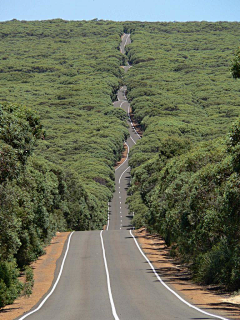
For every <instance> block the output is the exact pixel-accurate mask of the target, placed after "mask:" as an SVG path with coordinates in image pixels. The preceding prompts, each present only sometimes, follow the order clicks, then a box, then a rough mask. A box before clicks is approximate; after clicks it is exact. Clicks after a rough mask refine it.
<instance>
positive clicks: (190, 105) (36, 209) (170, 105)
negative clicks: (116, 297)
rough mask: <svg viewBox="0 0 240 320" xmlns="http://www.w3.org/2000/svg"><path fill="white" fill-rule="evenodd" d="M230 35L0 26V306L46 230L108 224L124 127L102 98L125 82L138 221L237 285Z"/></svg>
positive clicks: (205, 272) (133, 25) (128, 26)
mask: <svg viewBox="0 0 240 320" xmlns="http://www.w3.org/2000/svg"><path fill="white" fill-rule="evenodd" d="M123 32H129V33H131V39H132V44H130V45H129V46H127V48H126V49H127V51H126V56H127V58H126V56H124V55H122V54H121V53H120V51H119V45H120V41H121V35H122V34H123ZM238 37H239V23H228V22H218V23H207V22H192V23H140V22H126V23H121V22H112V21H102V20H100V21H98V20H92V21H64V20H60V19H57V20H48V21H34V22H26V21H17V20H13V21H8V22H2V23H1V28H0V39H1V40H0V41H1V47H0V60H1V65H0V85H1V91H0V307H2V306H4V305H6V304H8V303H11V302H12V301H13V300H14V299H15V298H16V297H17V296H18V295H19V294H20V293H22V292H23V293H25V294H29V293H30V292H31V286H32V285H33V279H32V275H31V269H30V268H28V267H27V266H28V265H29V264H30V263H31V262H32V261H34V260H35V259H36V258H37V257H38V256H39V255H41V254H43V253H44V246H45V245H46V244H47V243H49V241H50V240H51V238H52V236H53V235H54V234H55V233H56V231H65V230H92V229H101V228H102V227H103V225H104V224H105V223H106V221H107V203H108V201H109V200H110V199H111V197H112V193H113V191H114V165H115V163H116V161H118V160H119V159H120V157H121V153H122V151H123V142H124V140H125V139H126V137H127V135H128V130H127V125H126V121H125V120H126V115H125V113H124V112H123V110H121V109H116V108H114V107H113V105H112V102H113V101H114V100H115V99H116V92H117V90H118V88H119V87H120V86H121V85H122V84H127V87H128V92H127V97H128V100H129V101H130V102H131V107H132V111H133V113H134V117H135V120H136V121H137V122H138V123H139V124H140V126H141V129H142V131H143V137H142V139H141V140H140V141H138V143H137V145H136V146H135V147H134V149H133V151H132V152H131V155H130V165H131V168H132V169H131V174H132V181H131V187H130V189H129V198H128V203H129V208H130V210H131V211H134V213H135V217H134V220H133V222H134V225H135V226H136V227H141V226H145V227H147V229H148V230H149V231H150V232H157V233H159V234H160V235H161V236H162V237H163V238H164V239H165V241H166V244H167V245H168V246H170V247H171V252H172V254H173V255H176V256H177V257H178V258H181V259H182V261H184V262H186V263H187V264H188V265H189V267H190V268H191V270H192V272H193V274H194V276H195V279H196V280H197V281H199V282H202V283H217V284H222V285H224V286H225V287H227V288H228V289H230V290H236V289H238V288H240V280H239V279H240V254H239V253H240V244H239V240H240V235H239V228H238V226H239V222H240V221H239V219H240V218H239V213H240V212H239V206H238V203H239V200H240V190H239V186H240V178H239V170H240V166H239V159H240V152H239V144H240V122H238V120H237V118H238V116H239V110H238V109H239V106H240V83H239V81H238V80H236V79H234V78H238V72H239V69H238V67H239V66H238V61H237V60H235V67H232V74H231V70H230V68H231V66H232V60H233V59H234V51H235V49H236V48H237V46H238V43H237V41H238ZM126 59H128V60H129V63H130V64H131V66H132V68H130V70H129V71H128V73H127V74H124V72H123V69H122V68H120V66H121V65H125V63H126ZM239 65H240V64H239ZM233 122H234V124H232V123H233ZM19 270H22V271H24V270H25V272H26V283H25V284H21V283H20V282H19V281H18V276H19Z"/></svg>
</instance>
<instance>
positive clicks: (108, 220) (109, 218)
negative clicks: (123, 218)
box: [106, 202, 110, 230]
mask: <svg viewBox="0 0 240 320" xmlns="http://www.w3.org/2000/svg"><path fill="white" fill-rule="evenodd" d="M109 206H110V202H108V223H107V228H106V230H108V228H109V220H110V216H109V213H110V210H109Z"/></svg>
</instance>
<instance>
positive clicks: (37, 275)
mask: <svg viewBox="0 0 240 320" xmlns="http://www.w3.org/2000/svg"><path fill="white" fill-rule="evenodd" d="M69 234H70V232H58V233H57V234H56V236H55V237H54V238H53V239H52V241H51V244H50V245H49V246H47V247H46V248H45V251H46V254H45V255H43V256H41V257H40V258H39V259H38V260H36V261H35V262H33V263H32V265H31V266H32V268H33V272H34V287H33V293H32V295H31V296H30V297H20V298H18V299H16V300H15V301H14V303H13V304H11V305H8V306H6V307H4V308H3V309H2V310H1V311H0V320H13V319H16V318H17V317H19V316H20V315H22V314H23V313H24V312H27V311H29V310H30V309H31V308H32V307H34V305H35V304H36V303H37V302H38V301H39V300H40V299H41V298H42V297H43V296H44V294H45V293H47V291H48V290H49V289H50V287H51V285H52V282H53V280H54V272H55V269H56V263H57V260H58V259H59V258H60V256H61V254H62V251H63V247H64V243H65V241H66V240H67V238H68V236H69Z"/></svg>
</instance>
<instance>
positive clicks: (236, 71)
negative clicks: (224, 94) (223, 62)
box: [231, 47, 240, 79]
mask: <svg viewBox="0 0 240 320" xmlns="http://www.w3.org/2000/svg"><path fill="white" fill-rule="evenodd" d="M231 72H232V76H233V78H234V79H237V78H240V47H239V48H238V50H237V52H236V53H235V57H234V59H233V63H232V67H231Z"/></svg>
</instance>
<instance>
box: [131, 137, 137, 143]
mask: <svg viewBox="0 0 240 320" xmlns="http://www.w3.org/2000/svg"><path fill="white" fill-rule="evenodd" d="M130 138H131V139H132V141H133V143H134V144H136V141H135V140H133V138H132V137H131V136H130Z"/></svg>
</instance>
